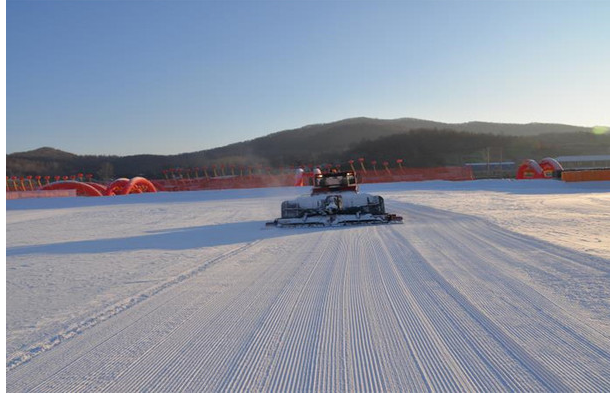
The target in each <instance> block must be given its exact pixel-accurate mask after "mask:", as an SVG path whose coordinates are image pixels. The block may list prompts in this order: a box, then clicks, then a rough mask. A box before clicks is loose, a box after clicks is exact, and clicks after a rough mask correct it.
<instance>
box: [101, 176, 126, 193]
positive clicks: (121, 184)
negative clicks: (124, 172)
mask: <svg viewBox="0 0 611 393" xmlns="http://www.w3.org/2000/svg"><path fill="white" fill-rule="evenodd" d="M127 183H129V179H127V178H125V177H121V178H119V179H117V180H115V181H113V182H112V183H110V184H109V185H108V187H107V188H106V193H105V195H123V189H124V188H125V186H126V185H127Z"/></svg>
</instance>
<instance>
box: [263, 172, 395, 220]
mask: <svg viewBox="0 0 611 393" xmlns="http://www.w3.org/2000/svg"><path fill="white" fill-rule="evenodd" d="M402 221H403V218H402V217H399V216H397V215H395V214H387V213H386V210H385V208H384V199H383V198H382V197H381V196H379V195H370V194H360V193H359V192H358V185H357V181H356V176H355V174H354V172H330V173H319V174H316V175H315V176H314V187H313V188H312V192H311V194H310V195H309V196H302V197H299V198H297V199H293V200H291V201H284V202H282V206H281V217H280V218H277V219H276V220H274V221H272V222H268V223H266V225H267V226H277V227H302V226H340V225H356V224H388V223H400V222H402Z"/></svg>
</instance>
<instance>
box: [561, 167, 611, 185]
mask: <svg viewBox="0 0 611 393" xmlns="http://www.w3.org/2000/svg"><path fill="white" fill-rule="evenodd" d="M562 180H564V181H566V182H578V181H601V180H607V181H609V169H587V170H582V171H564V172H562Z"/></svg>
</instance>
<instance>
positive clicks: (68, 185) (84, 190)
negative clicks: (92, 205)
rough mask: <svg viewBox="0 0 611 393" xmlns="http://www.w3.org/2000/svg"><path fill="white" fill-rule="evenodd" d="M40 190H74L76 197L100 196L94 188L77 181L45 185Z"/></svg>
mask: <svg viewBox="0 0 611 393" xmlns="http://www.w3.org/2000/svg"><path fill="white" fill-rule="evenodd" d="M40 189H41V190H76V195H78V196H102V193H101V192H100V191H98V190H97V189H96V188H95V187H93V186H91V185H89V184H87V183H82V182H78V181H60V182H55V183H51V184H47V185H45V186H43V187H41V188H40Z"/></svg>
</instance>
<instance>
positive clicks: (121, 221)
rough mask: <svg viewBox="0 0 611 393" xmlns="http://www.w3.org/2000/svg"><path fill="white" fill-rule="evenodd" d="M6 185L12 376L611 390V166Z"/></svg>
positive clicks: (11, 380)
mask: <svg viewBox="0 0 611 393" xmlns="http://www.w3.org/2000/svg"><path fill="white" fill-rule="evenodd" d="M362 190H363V191H364V192H368V193H373V194H379V195H382V196H384V197H385V199H386V205H387V210H388V211H389V212H391V213H397V214H400V215H402V216H403V217H404V224H396V225H377V226H375V225H371V226H362V227H354V226H352V227H343V228H332V229H327V228H315V229H312V228H309V229H305V228H301V229H278V228H265V226H264V223H265V222H266V221H269V220H271V219H273V218H275V217H277V216H278V214H279V210H280V202H281V201H282V200H284V199H288V198H293V197H295V196H297V195H299V194H300V193H303V192H307V190H306V189H299V188H277V189H258V190H232V191H208V192H185V193H158V194H147V195H129V196H123V197H114V198H78V199H76V198H63V199H47V200H44V199H39V200H15V201H7V270H6V272H7V374H6V380H7V390H8V391H11V392H17V391H55V392H65V391H109V392H117V391H159V392H167V391H244V390H246V391H349V392H355V391H369V392H370V391H444V390H445V391H448V390H449V391H457V390H460V391H515V390H519V391H525V390H527V391H554V392H555V391H609V389H610V386H609V368H610V364H609V182H593V183H581V184H577V183H575V184H567V183H562V182H556V181H522V182H518V181H473V182H456V183H453V182H441V181H439V182H421V183H396V184H379V185H367V186H363V187H362Z"/></svg>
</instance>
